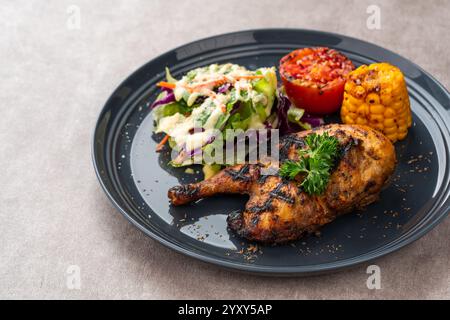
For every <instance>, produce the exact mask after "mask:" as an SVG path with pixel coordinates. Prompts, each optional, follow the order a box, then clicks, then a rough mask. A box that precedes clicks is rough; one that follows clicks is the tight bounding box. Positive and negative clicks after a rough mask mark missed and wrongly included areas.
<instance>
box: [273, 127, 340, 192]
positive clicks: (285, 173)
mask: <svg viewBox="0 0 450 320" xmlns="http://www.w3.org/2000/svg"><path fill="white" fill-rule="evenodd" d="M305 142H306V144H307V145H308V148H307V149H301V150H299V155H300V159H299V160H298V161H292V160H288V161H286V162H285V163H283V165H282V166H281V168H280V175H281V176H282V177H284V178H287V179H290V180H294V179H295V178H296V177H297V175H299V174H304V179H303V182H302V183H301V186H302V188H303V190H305V192H307V193H309V194H316V195H319V194H322V193H323V192H324V191H325V188H326V186H327V184H328V180H329V179H330V174H331V169H332V168H333V166H334V163H335V160H336V159H337V157H338V155H339V141H338V139H336V138H335V137H331V136H329V135H328V133H327V132H325V133H323V134H322V135H318V134H316V133H312V134H310V135H308V136H307V137H306V138H305Z"/></svg>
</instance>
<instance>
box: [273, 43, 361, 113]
mask: <svg viewBox="0 0 450 320" xmlns="http://www.w3.org/2000/svg"><path fill="white" fill-rule="evenodd" d="M353 69H355V67H354V65H353V63H352V62H351V61H350V60H349V59H348V58H347V57H346V56H344V55H343V54H342V53H340V52H338V51H336V50H334V49H329V48H325V47H317V48H303V49H297V50H294V51H292V52H291V53H289V54H288V55H286V56H284V57H283V58H282V59H281V60H280V75H281V80H282V81H283V85H284V88H285V90H286V94H287V96H288V97H289V99H290V100H291V102H292V103H293V104H294V105H295V106H296V107H298V108H302V109H305V110H306V111H307V112H309V113H312V114H321V115H323V114H330V113H334V112H336V111H338V110H339V108H340V106H341V104H342V99H343V95H344V86H345V81H346V77H347V74H348V73H349V72H350V71H352V70H353Z"/></svg>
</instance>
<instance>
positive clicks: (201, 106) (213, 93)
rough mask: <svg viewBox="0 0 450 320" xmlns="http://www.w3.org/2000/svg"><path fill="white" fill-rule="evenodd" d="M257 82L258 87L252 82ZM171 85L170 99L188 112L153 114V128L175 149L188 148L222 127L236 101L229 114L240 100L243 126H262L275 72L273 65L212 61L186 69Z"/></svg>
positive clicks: (204, 141) (268, 109) (271, 97)
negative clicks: (250, 66) (243, 109)
mask: <svg viewBox="0 0 450 320" xmlns="http://www.w3.org/2000/svg"><path fill="white" fill-rule="evenodd" d="M170 78H172V77H171V76H170ZM168 80H169V76H168ZM257 84H259V87H256V86H255V85H257ZM172 85H174V89H173V93H174V96H175V100H176V102H173V103H179V104H181V105H185V106H187V108H188V109H189V108H192V110H191V111H190V113H189V112H185V113H184V114H182V113H179V112H176V113H175V114H172V115H169V116H164V117H156V118H154V119H155V121H156V124H157V126H156V130H155V132H157V133H158V132H164V133H166V134H167V135H169V136H170V139H171V142H172V143H171V145H172V146H173V145H175V147H176V148H178V149H179V150H180V149H184V150H186V151H191V150H194V149H198V148H202V147H203V146H204V145H205V144H207V143H208V141H209V142H210V141H211V137H212V135H213V134H215V133H217V130H216V129H219V130H223V129H224V128H225V126H226V125H227V122H226V121H227V120H228V119H230V118H231V119H232V114H231V110H233V107H234V105H235V104H236V103H239V105H237V106H236V107H237V108H236V109H237V110H234V112H233V114H234V113H239V108H241V107H242V105H243V104H244V106H245V107H247V109H248V110H247V113H246V115H245V117H247V120H245V119H241V118H242V117H244V115H242V116H241V115H239V117H241V118H237V119H240V120H239V121H241V122H242V124H241V126H244V129H245V127H246V128H247V129H259V128H264V127H265V126H264V121H265V119H266V117H268V116H269V115H270V114H271V109H272V104H273V101H274V95H275V91H276V75H275V69H274V68H261V69H258V70H257V71H250V70H247V69H246V68H244V67H242V66H239V65H236V64H231V63H227V64H223V65H217V64H212V65H210V66H207V67H203V68H197V69H194V70H191V71H189V72H188V73H187V74H186V75H185V76H183V77H182V79H180V80H178V81H176V82H172ZM260 87H261V88H262V89H261V88H260ZM163 107H164V105H163V106H160V107H159V108H163ZM258 108H259V109H260V110H259V111H258V110H257V109H258ZM249 112H250V114H248V113H249ZM235 121H238V120H235ZM243 121H245V122H243ZM194 128H197V129H195V130H194Z"/></svg>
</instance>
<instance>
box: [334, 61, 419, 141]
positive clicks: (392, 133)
mask: <svg viewBox="0 0 450 320" xmlns="http://www.w3.org/2000/svg"><path fill="white" fill-rule="evenodd" d="M341 119H342V122H344V123H347V124H354V123H356V124H365V125H368V126H370V127H372V128H374V129H377V130H379V131H381V132H383V133H384V134H385V135H386V136H387V137H388V138H389V139H390V140H391V141H392V142H395V141H397V140H402V139H404V138H405V137H406V135H407V133H408V128H409V127H411V122H412V119H411V108H410V103H409V97H408V91H407V89H406V83H405V79H404V77H403V74H402V72H401V71H400V69H398V68H397V67H395V66H393V65H390V64H389V63H374V64H371V65H368V66H367V65H363V66H360V67H359V68H357V69H356V70H354V71H352V72H351V73H349V75H348V80H347V82H346V84H345V91H344V101H343V103H342V108H341Z"/></svg>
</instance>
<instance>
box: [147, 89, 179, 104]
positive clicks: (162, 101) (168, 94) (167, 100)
mask: <svg viewBox="0 0 450 320" xmlns="http://www.w3.org/2000/svg"><path fill="white" fill-rule="evenodd" d="M163 91H165V92H166V95H165V96H164V97H163V98H161V99H159V100H156V101H155V102H153V103H152V105H151V106H150V109H154V108H156V107H157V106H160V105H163V104H168V103H171V102H174V101H175V95H174V94H173V90H172V89H167V88H163Z"/></svg>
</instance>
